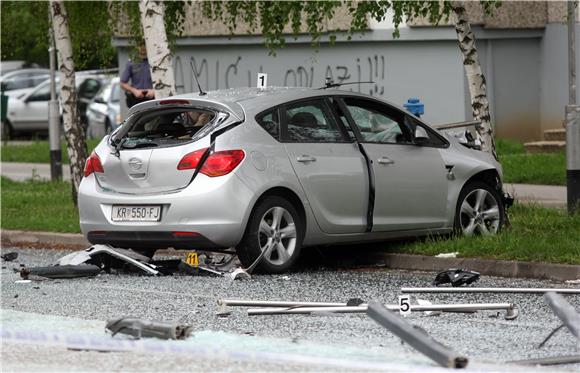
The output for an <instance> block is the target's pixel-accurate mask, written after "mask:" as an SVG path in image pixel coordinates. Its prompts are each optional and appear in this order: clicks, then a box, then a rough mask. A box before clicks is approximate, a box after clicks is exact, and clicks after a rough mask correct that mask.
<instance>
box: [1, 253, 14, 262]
mask: <svg viewBox="0 0 580 373" xmlns="http://www.w3.org/2000/svg"><path fill="white" fill-rule="evenodd" d="M0 258H2V259H3V260H5V261H7V262H11V261H13V260H16V259H17V258H18V253H14V252H12V253H6V254H3V255H2V256H0Z"/></svg>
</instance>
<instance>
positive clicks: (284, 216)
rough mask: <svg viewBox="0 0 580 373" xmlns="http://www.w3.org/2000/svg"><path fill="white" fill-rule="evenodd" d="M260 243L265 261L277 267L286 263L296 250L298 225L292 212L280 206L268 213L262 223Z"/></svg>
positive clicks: (263, 217) (259, 233) (259, 232)
mask: <svg viewBox="0 0 580 373" xmlns="http://www.w3.org/2000/svg"><path fill="white" fill-rule="evenodd" d="M258 241H259V245H260V250H261V251H262V252H264V260H267V261H268V262H270V263H272V264H275V265H281V264H284V263H286V262H287V261H288V260H289V259H290V258H291V257H292V254H294V250H295V249H296V225H295V224H294V219H293V218H292V215H291V214H290V212H288V210H286V209H285V208H283V207H280V206H275V207H272V208H271V209H269V210H268V211H266V213H265V214H264V216H262V220H261V221H260V227H259V231H258Z"/></svg>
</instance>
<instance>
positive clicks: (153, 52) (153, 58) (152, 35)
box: [139, 0, 175, 98]
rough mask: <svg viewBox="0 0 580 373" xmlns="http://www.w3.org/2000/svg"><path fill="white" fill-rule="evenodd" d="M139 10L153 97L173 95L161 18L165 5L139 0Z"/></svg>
mask: <svg viewBox="0 0 580 373" xmlns="http://www.w3.org/2000/svg"><path fill="white" fill-rule="evenodd" d="M139 11H140V13H141V25H142V26H143V35H144V36H145V46H146V47H147V59H148V60H149V66H150V67H151V80H152V81H153V89H155V98H162V97H168V96H173V95H174V94H175V75H174V73H173V63H172V56H171V51H170V50H169V43H168V42H167V33H166V32H165V23H164V20H163V15H164V13H165V5H164V4H163V2H162V1H152V0H140V1H139Z"/></svg>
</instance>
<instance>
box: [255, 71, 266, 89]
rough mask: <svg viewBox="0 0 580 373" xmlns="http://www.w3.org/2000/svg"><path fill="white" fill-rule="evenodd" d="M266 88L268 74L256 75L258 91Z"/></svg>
mask: <svg viewBox="0 0 580 373" xmlns="http://www.w3.org/2000/svg"><path fill="white" fill-rule="evenodd" d="M267 86H268V74H263V73H258V83H257V87H258V88H259V89H264V88H266V87H267Z"/></svg>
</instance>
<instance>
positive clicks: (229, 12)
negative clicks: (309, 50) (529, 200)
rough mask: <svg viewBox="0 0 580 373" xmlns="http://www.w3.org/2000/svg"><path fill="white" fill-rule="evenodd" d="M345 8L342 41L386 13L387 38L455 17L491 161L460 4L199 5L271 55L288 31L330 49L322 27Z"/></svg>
mask: <svg viewBox="0 0 580 373" xmlns="http://www.w3.org/2000/svg"><path fill="white" fill-rule="evenodd" d="M480 4H481V5H482V7H483V10H484V11H485V12H486V13H487V14H489V13H491V11H492V10H493V9H494V8H496V7H498V6H499V5H500V4H501V3H500V2H499V1H493V0H492V1H483V0H480ZM343 6H347V7H348V8H349V13H350V15H351V17H352V18H351V25H350V29H349V30H348V34H347V35H348V38H349V39H350V38H351V37H352V34H353V33H354V32H356V31H365V30H366V29H367V22H368V20H369V19H374V20H376V21H378V22H381V21H383V20H384V19H385V18H386V16H387V12H388V11H390V12H391V14H392V17H393V23H394V32H393V37H394V38H398V37H399V25H400V24H401V23H402V22H403V20H404V19H405V18H406V19H407V20H410V19H413V18H417V17H421V18H427V19H428V20H429V22H430V23H432V24H437V23H439V22H440V21H441V20H442V19H447V20H448V19H449V17H450V16H451V15H455V17H456V21H455V29H456V31H457V37H458V43H459V49H460V50H461V53H462V55H463V66H464V68H465V72H466V75H467V80H468V82H469V93H470V96H471V106H472V112H473V117H474V119H475V120H477V121H479V122H480V124H478V125H477V127H476V129H477V133H478V136H479V140H481V141H482V149H483V150H485V151H489V152H491V153H492V154H494V156H495V143H494V141H493V130H492V126H491V118H490V115H489V101H488V100H487V95H486V86H485V77H484V75H483V72H482V70H481V65H480V63H479V56H478V54H477V50H476V48H475V36H474V34H473V32H472V31H471V27H470V25H469V21H468V19H467V14H466V12H465V7H464V4H463V2H461V1H455V2H451V1H425V0H417V1H394V0H381V1H354V0H344V1H288V2H276V1H238V2H230V1H206V2H203V5H202V7H203V13H204V15H205V16H206V17H210V18H211V19H213V20H221V21H222V22H223V23H225V24H227V25H228V27H229V29H230V32H232V33H233V32H234V30H235V29H236V27H237V26H238V25H239V24H245V25H247V26H248V27H249V28H250V30H252V31H254V30H256V29H258V28H259V29H260V32H261V33H262V34H263V35H264V39H265V44H266V46H267V47H268V48H269V49H270V51H271V53H272V54H274V53H275V52H276V49H278V48H283V47H284V46H285V33H284V30H285V27H290V29H291V30H292V33H293V34H294V35H298V34H300V33H304V32H306V33H308V34H310V35H311V37H312V42H313V44H314V45H315V46H317V45H318V44H319V41H320V37H321V36H322V34H323V33H324V32H328V33H329V35H330V36H329V40H330V43H331V44H332V43H333V42H334V40H335V39H336V36H335V34H336V33H337V31H336V30H326V29H325V28H324V25H325V24H327V23H328V21H330V20H332V17H333V16H334V13H335V11H336V10H337V9H338V8H339V7H343Z"/></svg>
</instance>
